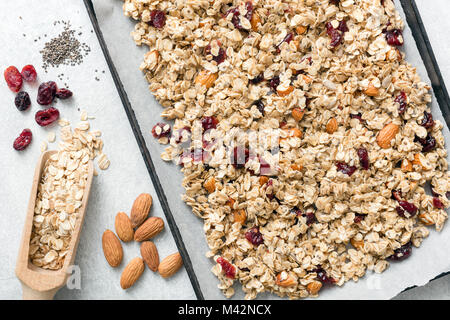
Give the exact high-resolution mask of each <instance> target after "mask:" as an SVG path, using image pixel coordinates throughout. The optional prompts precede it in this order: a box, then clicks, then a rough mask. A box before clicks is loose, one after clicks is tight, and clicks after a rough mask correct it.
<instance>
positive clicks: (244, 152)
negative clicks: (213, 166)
mask: <svg viewBox="0 0 450 320" xmlns="http://www.w3.org/2000/svg"><path fill="white" fill-rule="evenodd" d="M249 158H250V151H249V150H248V149H247V148H245V147H234V148H233V150H232V151H231V159H230V160H231V165H232V166H233V167H235V168H236V169H240V168H244V167H245V164H246V163H247V161H248V159H249Z"/></svg>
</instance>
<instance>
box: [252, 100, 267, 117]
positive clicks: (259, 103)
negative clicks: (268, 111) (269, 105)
mask: <svg viewBox="0 0 450 320" xmlns="http://www.w3.org/2000/svg"><path fill="white" fill-rule="evenodd" d="M253 105H255V106H256V109H258V111H259V112H261V114H262V115H263V116H264V108H265V106H264V102H263V101H262V100H261V99H259V100H256V101H255V102H253Z"/></svg>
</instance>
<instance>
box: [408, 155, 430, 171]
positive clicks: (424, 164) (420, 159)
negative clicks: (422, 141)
mask: <svg viewBox="0 0 450 320" xmlns="http://www.w3.org/2000/svg"><path fill="white" fill-rule="evenodd" d="M412 164H415V165H418V166H420V167H421V169H422V170H430V169H432V168H433V167H432V166H431V164H430V162H429V161H428V160H427V158H425V156H424V155H423V154H422V153H416V154H415V155H414V160H413V161H412Z"/></svg>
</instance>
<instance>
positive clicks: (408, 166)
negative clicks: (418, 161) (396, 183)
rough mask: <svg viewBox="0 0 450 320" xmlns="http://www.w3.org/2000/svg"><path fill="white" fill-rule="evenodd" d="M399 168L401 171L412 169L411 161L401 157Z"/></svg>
mask: <svg viewBox="0 0 450 320" xmlns="http://www.w3.org/2000/svg"><path fill="white" fill-rule="evenodd" d="M400 169H401V170H402V171H403V172H411V171H412V169H413V167H412V162H411V161H409V160H408V159H403V161H402V165H401V167H400Z"/></svg>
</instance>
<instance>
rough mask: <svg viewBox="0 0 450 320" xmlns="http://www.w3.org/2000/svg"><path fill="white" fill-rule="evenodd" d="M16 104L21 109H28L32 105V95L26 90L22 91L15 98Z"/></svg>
mask: <svg viewBox="0 0 450 320" xmlns="http://www.w3.org/2000/svg"><path fill="white" fill-rule="evenodd" d="M14 104H15V105H16V107H17V109H18V110H19V111H24V110H27V109H28V108H29V107H30V106H31V100H30V96H29V95H28V93H27V92H25V91H20V92H19V93H18V94H17V95H16V98H15V99H14Z"/></svg>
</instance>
